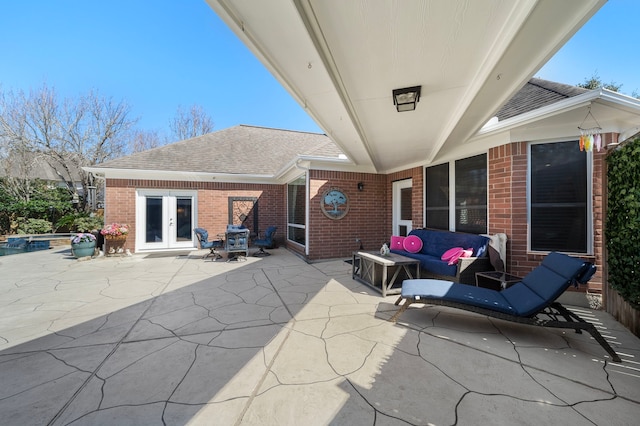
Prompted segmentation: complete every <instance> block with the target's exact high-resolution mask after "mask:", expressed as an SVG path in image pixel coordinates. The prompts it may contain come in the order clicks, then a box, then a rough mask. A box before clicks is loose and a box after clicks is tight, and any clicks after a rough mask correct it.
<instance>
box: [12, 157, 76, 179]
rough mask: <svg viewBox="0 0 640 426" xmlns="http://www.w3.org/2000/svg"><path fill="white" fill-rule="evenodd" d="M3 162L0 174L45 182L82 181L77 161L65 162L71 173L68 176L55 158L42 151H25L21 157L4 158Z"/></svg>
mask: <svg viewBox="0 0 640 426" xmlns="http://www.w3.org/2000/svg"><path fill="white" fill-rule="evenodd" d="M3 163H4V164H3V165H4V167H0V176H12V177H19V178H28V179H41V180H44V181H47V182H64V181H65V179H68V178H71V179H73V181H74V182H82V175H81V169H80V167H79V166H78V165H77V163H75V162H73V161H69V162H68V163H67V167H68V168H69V172H70V173H71V176H70V177H69V176H67V172H66V170H65V168H64V167H63V166H62V164H61V163H60V162H59V161H58V160H57V159H55V158H53V157H52V156H49V155H46V154H42V153H37V152H27V153H25V154H24V157H23V158H14V159H13V160H6V161H4V162H3ZM62 176H64V177H65V179H63V177H62Z"/></svg>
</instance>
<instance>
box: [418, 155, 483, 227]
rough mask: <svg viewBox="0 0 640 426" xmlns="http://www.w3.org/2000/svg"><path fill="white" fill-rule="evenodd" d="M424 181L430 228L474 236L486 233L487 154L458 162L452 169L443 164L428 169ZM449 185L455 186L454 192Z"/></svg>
mask: <svg viewBox="0 0 640 426" xmlns="http://www.w3.org/2000/svg"><path fill="white" fill-rule="evenodd" d="M451 174H453V176H451ZM425 180H426V182H425V188H426V196H425V198H426V200H425V213H426V221H425V223H426V226H427V227H428V228H434V229H444V230H451V231H459V232H469V233H474V234H483V233H485V232H487V155H486V154H481V155H476V156H473V157H469V158H464V159H462V160H457V161H456V162H455V163H454V164H453V166H451V165H450V164H449V163H444V164H440V165H437V166H433V167H427V169H426V170H425ZM450 182H454V183H455V185H454V186H453V188H452V187H451V185H450V184H449V183H450ZM451 212H454V214H453V215H452V213H451ZM452 223H453V226H451V224H452Z"/></svg>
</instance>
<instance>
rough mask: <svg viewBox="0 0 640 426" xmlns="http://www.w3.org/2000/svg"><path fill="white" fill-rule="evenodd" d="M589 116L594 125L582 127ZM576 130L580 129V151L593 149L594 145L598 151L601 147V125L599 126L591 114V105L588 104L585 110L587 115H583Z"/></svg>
mask: <svg viewBox="0 0 640 426" xmlns="http://www.w3.org/2000/svg"><path fill="white" fill-rule="evenodd" d="M589 117H591V119H592V120H593V121H595V123H596V127H588V128H587V127H584V123H585V122H586V121H587V119H588V118H589ZM578 130H580V151H593V148H594V147H595V148H596V149H597V150H598V152H600V149H602V148H603V146H602V136H600V132H601V131H602V127H600V123H598V120H596V118H595V117H594V116H593V114H591V106H589V110H588V111H587V115H586V116H585V117H584V120H582V123H580V125H579V126H578Z"/></svg>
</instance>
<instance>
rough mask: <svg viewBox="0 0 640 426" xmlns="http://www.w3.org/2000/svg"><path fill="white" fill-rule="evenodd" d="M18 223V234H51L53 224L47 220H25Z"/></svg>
mask: <svg viewBox="0 0 640 426" xmlns="http://www.w3.org/2000/svg"><path fill="white" fill-rule="evenodd" d="M20 219H23V220H19V221H18V234H46V233H47V232H51V231H52V229H51V222H49V221H48V220H45V219H33V218H29V219H24V218H20Z"/></svg>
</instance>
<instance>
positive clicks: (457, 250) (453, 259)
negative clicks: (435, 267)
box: [440, 247, 464, 265]
mask: <svg viewBox="0 0 640 426" xmlns="http://www.w3.org/2000/svg"><path fill="white" fill-rule="evenodd" d="M463 253H464V249H463V248H462V247H453V248H450V249H449V250H447V251H445V252H444V253H443V254H442V257H440V259H441V260H444V261H445V262H447V263H448V264H449V265H453V264H455V263H458V259H459V258H460V256H462V254H463Z"/></svg>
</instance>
